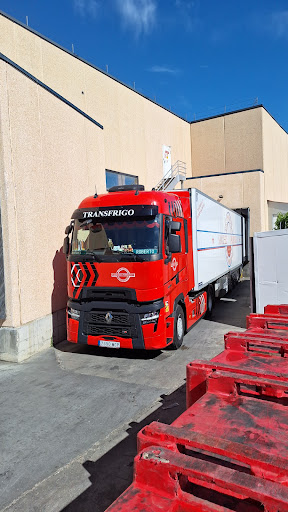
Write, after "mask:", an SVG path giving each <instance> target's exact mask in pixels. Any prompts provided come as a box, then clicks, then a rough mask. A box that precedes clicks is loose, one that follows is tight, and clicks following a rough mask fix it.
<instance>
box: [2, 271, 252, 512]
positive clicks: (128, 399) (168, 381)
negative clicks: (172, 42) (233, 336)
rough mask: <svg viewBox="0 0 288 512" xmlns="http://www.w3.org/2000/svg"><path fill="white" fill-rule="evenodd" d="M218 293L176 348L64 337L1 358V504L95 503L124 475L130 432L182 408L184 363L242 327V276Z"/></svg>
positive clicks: (215, 348) (85, 506)
mask: <svg viewBox="0 0 288 512" xmlns="http://www.w3.org/2000/svg"><path fill="white" fill-rule="evenodd" d="M226 298H228V299H231V300H228V301H227V300H226V301H223V300H221V301H217V303H216V306H215V310H214V312H213V316H212V320H211V321H208V320H201V321H200V322H198V323H197V324H196V325H195V326H194V327H193V328H192V329H191V331H190V332H189V333H188V334H187V335H186V336H185V338H184V343H183V346H182V347H181V349H179V350H178V351H176V352H173V351H170V350H169V351H168V350H165V351H157V352H136V351H128V350H110V349H98V348H96V347H88V346H83V345H73V344H69V343H67V342H63V343H61V344H60V345H57V346H56V347H55V348H54V347H51V348H50V349H47V350H45V351H43V352H41V353H40V354H38V355H36V356H34V357H32V358H30V359H29V360H27V361H25V362H23V363H21V364H12V363H6V362H3V361H1V362H0V385H1V396H0V406H1V416H0V440H1V448H0V510H1V512H3V511H4V510H5V512H6V511H7V512H8V511H9V512H12V511H13V512H20V511H21V512H26V511H27V512H32V511H37V512H38V511H41V512H54V511H55V512H60V511H65V512H74V511H75V512H76V511H77V512H81V511H85V512H89V511H93V512H104V510H105V509H106V508H107V507H108V506H109V505H110V504H111V503H112V502H113V501H114V500H115V499H116V498H117V497H118V496H119V494H120V493H121V492H123V491H124V490H125V489H126V488H127V486H128V485H129V484H130V483H131V481H132V474H133V458H134V456H135V454H136V436H137V432H138V431H139V430H140V429H141V428H142V427H143V426H144V425H146V424H148V423H150V422H151V421H154V420H159V421H162V422H165V423H171V422H172V421H173V420H174V419H175V418H176V417H178V416H179V415H180V414H181V413H182V412H183V411H184V410H185V367H186V364H187V363H188V362H190V361H192V360H194V359H210V358H211V357H213V356H215V355H216V354H218V353H219V352H220V351H221V350H223V347H224V344H223V336H224V334H225V333H226V332H228V331H229V330H239V329H241V327H244V328H245V318H246V315H247V314H249V312H250V310H249V281H248V280H244V281H242V282H240V283H239V285H238V286H237V287H236V288H235V289H234V290H233V292H230V294H228V296H227V297H226Z"/></svg>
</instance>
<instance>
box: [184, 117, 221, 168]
mask: <svg viewBox="0 0 288 512" xmlns="http://www.w3.org/2000/svg"><path fill="white" fill-rule="evenodd" d="M191 149H192V176H193V177H196V176H203V175H205V174H220V173H224V172H226V171H225V141H224V118H223V117H218V118H215V119H208V120H207V121H202V122H201V123H200V122H198V123H192V124H191Z"/></svg>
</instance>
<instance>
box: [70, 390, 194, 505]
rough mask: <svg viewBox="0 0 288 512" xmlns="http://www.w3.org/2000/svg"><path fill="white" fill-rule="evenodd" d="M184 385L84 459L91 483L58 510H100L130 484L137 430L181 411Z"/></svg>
mask: <svg viewBox="0 0 288 512" xmlns="http://www.w3.org/2000/svg"><path fill="white" fill-rule="evenodd" d="M185 391H186V390H185V385H183V386H181V387H180V388H178V389H177V390H176V391H174V392H173V393H171V394H170V395H162V396H161V399H162V405H161V407H159V408H158V409H157V410H156V411H154V412H153V413H152V414H150V415H149V416H147V417H146V418H145V419H144V420H143V421H141V422H140V423H135V422H132V423H130V427H129V429H128V430H127V433H128V437H127V438H125V439H124V440H123V441H121V442H120V443H119V444H117V445H116V446H114V447H113V448H112V449H111V450H110V451H109V452H107V453H106V454H105V455H103V456H102V457H101V458H100V459H99V460H97V461H96V462H92V461H89V460H87V461H85V462H84V464H83V467H84V469H85V470H86V471H87V472H88V473H89V474H90V477H89V480H90V482H91V486H90V487H89V488H88V489H86V490H85V491H84V492H83V493H82V494H81V495H80V496H78V497H77V498H76V499H75V500H74V501H72V502H71V503H70V504H69V505H67V506H66V507H65V508H64V509H62V512H79V511H84V510H85V512H92V511H93V512H104V511H105V510H106V508H108V507H109V506H110V505H111V504H112V503H113V502H114V501H115V500H116V498H118V496H119V495H120V494H122V492H124V491H125V489H127V487H128V486H129V485H130V484H131V483H132V479H133V462H134V457H135V455H136V450H137V433H138V432H139V430H141V429H142V428H143V427H145V426H146V425H149V423H151V422H152V421H161V422H162V423H166V424H170V423H172V422H173V421H174V420H175V419H176V418H178V416H180V414H182V413H183V412H184V411H185V408H186V407H185V399H186V398H185Z"/></svg>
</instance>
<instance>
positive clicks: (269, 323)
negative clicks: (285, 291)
mask: <svg viewBox="0 0 288 512" xmlns="http://www.w3.org/2000/svg"><path fill="white" fill-rule="evenodd" d="M246 321H247V329H252V328H254V329H255V328H260V329H269V330H283V331H288V316H283V315H278V316H277V315H275V316H273V315H265V314H263V315H257V314H256V313H251V315H248V316H247V319H246Z"/></svg>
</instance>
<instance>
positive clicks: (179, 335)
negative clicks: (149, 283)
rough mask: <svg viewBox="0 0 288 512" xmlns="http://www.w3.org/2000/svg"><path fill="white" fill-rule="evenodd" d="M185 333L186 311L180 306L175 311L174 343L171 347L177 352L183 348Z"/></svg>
mask: <svg viewBox="0 0 288 512" xmlns="http://www.w3.org/2000/svg"><path fill="white" fill-rule="evenodd" d="M184 333H185V317H184V311H183V309H182V308H181V306H179V304H178V305H177V307H176V310H175V320H174V337H173V342H172V344H171V345H170V346H171V348H172V350H177V349H178V348H180V347H181V345H182V343H183V339H184Z"/></svg>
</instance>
